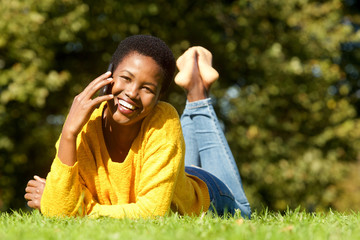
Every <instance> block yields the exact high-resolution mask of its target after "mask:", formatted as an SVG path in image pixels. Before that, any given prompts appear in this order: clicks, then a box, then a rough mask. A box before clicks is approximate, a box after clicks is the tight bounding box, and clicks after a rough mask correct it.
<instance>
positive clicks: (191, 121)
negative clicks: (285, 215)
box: [25, 35, 250, 218]
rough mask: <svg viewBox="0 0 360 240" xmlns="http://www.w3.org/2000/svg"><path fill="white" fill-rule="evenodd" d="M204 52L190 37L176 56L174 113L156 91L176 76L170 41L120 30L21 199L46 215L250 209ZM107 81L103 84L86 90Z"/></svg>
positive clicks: (142, 214) (149, 214)
mask: <svg viewBox="0 0 360 240" xmlns="http://www.w3.org/2000/svg"><path fill="white" fill-rule="evenodd" d="M211 58H212V56H211V53H210V52H209V51H207V50H206V49H204V48H202V47H193V48H190V49H189V50H187V51H186V52H185V53H184V54H183V55H182V56H181V57H180V58H179V59H178V61H177V65H178V68H179V70H180V72H179V74H178V75H177V77H176V83H177V84H178V85H179V86H181V87H183V88H184V89H185V91H186V93H187V99H188V103H187V105H186V107H185V110H184V113H183V114H182V117H181V122H180V119H179V116H178V114H177V112H176V110H175V109H174V108H173V107H172V106H171V105H170V104H168V103H165V102H162V101H159V98H160V95H161V94H162V93H164V91H165V90H166V89H167V88H168V86H169V85H170V83H171V81H173V77H174V71H175V60H174V57H173V55H172V53H171V50H170V49H169V48H168V47H167V45H166V44H165V43H164V42H163V41H162V40H160V39H158V38H156V37H152V36H146V35H136V36H131V37H129V38H127V39H125V40H123V41H122V42H121V43H120V45H119V46H118V48H117V50H116V51H115V53H114V55H113V59H112V65H113V66H114V70H113V72H112V73H111V72H107V73H105V74H102V75H101V76H99V77H98V78H96V79H95V80H93V81H92V82H91V83H90V84H89V85H88V86H87V87H86V88H85V89H84V90H83V91H82V92H81V93H80V94H79V95H78V96H76V97H75V99H74V101H73V104H72V106H71V109H70V112H69V114H68V117H67V119H66V121H65V123H64V126H63V129H62V133H61V136H60V138H59V140H58V142H57V144H56V148H57V153H56V156H55V159H54V162H53V164H52V167H51V171H50V172H49V174H48V176H47V178H46V181H45V179H41V178H39V177H35V179H34V180H30V181H29V183H28V186H27V188H26V194H25V198H26V199H27V200H28V205H29V206H30V207H32V208H35V209H39V210H41V212H42V213H43V214H44V215H46V216H77V215H80V216H83V215H91V216H95V217H96V216H109V217H116V218H123V217H128V218H140V217H142V218H146V217H154V216H164V215H165V214H166V213H167V212H168V211H170V210H171V211H176V212H179V213H180V214H182V215H184V214H188V215H199V214H201V213H202V212H206V211H208V210H210V211H215V212H217V213H218V214H220V215H222V214H225V212H229V213H235V211H236V210H237V209H238V210H240V211H241V214H242V215H243V216H244V217H248V218H250V207H249V204H248V201H247V199H246V196H245V193H244V191H243V188H242V183H241V179H240V175H239V172H238V170H237V167H236V164H235V161H234V159H233V157H232V155H231V152H230V149H229V146H228V145H227V142H226V139H225V137H224V135H223V133H222V132H221V130H220V127H219V123H218V120H217V118H216V114H215V112H214V110H213V108H212V105H211V101H210V99H208V93H209V89H210V86H211V84H212V83H213V82H214V81H215V80H216V79H217V78H218V73H217V72H216V70H215V69H213V68H212V66H211ZM106 85H108V86H109V90H108V92H107V93H106V94H105V95H102V96H98V97H95V98H93V96H94V95H95V94H96V92H97V91H98V90H100V89H101V88H103V87H104V86H106ZM99 104H100V107H98V108H96V106H99ZM183 134H184V135H183ZM184 137H185V141H184ZM185 143H186V147H187V150H186V154H185ZM185 164H186V165H188V166H187V167H185ZM190 165H194V166H192V167H190ZM195 166H197V167H195ZM220 179H221V180H220Z"/></svg>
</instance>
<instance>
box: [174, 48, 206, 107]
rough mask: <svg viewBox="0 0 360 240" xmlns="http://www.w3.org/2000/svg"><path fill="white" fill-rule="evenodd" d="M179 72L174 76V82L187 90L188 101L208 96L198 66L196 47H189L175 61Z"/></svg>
mask: <svg viewBox="0 0 360 240" xmlns="http://www.w3.org/2000/svg"><path fill="white" fill-rule="evenodd" d="M176 65H177V67H178V69H179V73H178V74H177V75H176V76H175V83H176V84H177V85H179V86H180V87H183V88H184V89H185V91H186V92H187V99H188V101H189V102H193V101H198V100H201V99H205V98H207V97H208V92H207V90H206V88H205V87H204V83H203V80H202V79H201V76H200V71H199V66H198V53H197V51H196V48H189V49H188V50H187V51H185V53H184V54H183V55H181V56H180V57H179V58H178V60H177V61H176Z"/></svg>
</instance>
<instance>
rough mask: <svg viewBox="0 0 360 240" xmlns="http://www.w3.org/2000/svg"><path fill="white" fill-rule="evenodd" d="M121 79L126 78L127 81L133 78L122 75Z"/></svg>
mask: <svg viewBox="0 0 360 240" xmlns="http://www.w3.org/2000/svg"><path fill="white" fill-rule="evenodd" d="M121 79H123V80H125V81H131V78H129V77H127V76H121Z"/></svg>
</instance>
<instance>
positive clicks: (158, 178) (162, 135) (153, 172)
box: [88, 105, 184, 218]
mask: <svg viewBox="0 0 360 240" xmlns="http://www.w3.org/2000/svg"><path fill="white" fill-rule="evenodd" d="M159 109H160V110H159ZM162 110H164V111H162ZM157 111H160V112H157V113H156V114H153V117H151V118H148V119H145V120H144V121H145V122H144V123H143V128H142V130H141V131H142V133H140V134H142V135H143V139H142V141H141V147H140V148H141V149H139V150H140V152H142V154H141V155H142V156H141V158H142V159H141V160H140V161H141V169H137V170H135V171H137V172H138V173H137V174H138V175H137V177H139V185H138V187H137V189H135V191H136V202H135V203H130V204H120V205H100V204H98V203H96V202H93V206H92V208H91V210H90V211H89V212H88V214H89V215H92V216H109V217H115V218H123V217H127V218H139V217H141V218H147V217H154V216H163V215H165V214H166V212H168V211H169V210H170V204H171V200H172V197H173V194H174V189H175V185H176V181H177V176H178V174H179V170H180V164H181V162H182V161H184V140H183V137H182V132H181V127H180V121H179V117H178V115H177V112H176V110H175V109H173V108H172V107H169V106H167V105H166V107H165V108H164V109H162V108H161V107H160V108H158V110H157Z"/></svg>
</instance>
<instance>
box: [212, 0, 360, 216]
mask: <svg viewBox="0 0 360 240" xmlns="http://www.w3.org/2000/svg"><path fill="white" fill-rule="evenodd" d="M227 9H228V10H227V11H226V15H225V14H224V15H223V16H222V19H221V21H222V22H223V26H224V28H225V29H226V28H227V29H228V30H227V31H228V32H229V33H230V34H228V35H227V39H226V45H225V46H226V47H225V49H224V51H225V52H226V54H227V55H228V56H229V57H228V58H229V59H231V60H233V61H231V64H227V63H228V61H223V62H226V66H223V67H221V68H220V69H221V70H222V71H224V70H226V71H227V72H230V73H232V74H233V77H231V78H232V80H235V81H234V82H233V85H232V86H230V88H224V89H221V90H219V91H218V92H216V93H215V94H216V95H217V96H219V106H220V109H221V112H222V114H223V119H224V122H225V126H226V130H227V137H228V139H229V140H230V142H231V145H232V147H233V149H236V151H235V154H236V156H237V159H241V162H239V166H240V171H241V174H242V176H243V177H244V179H245V181H246V184H245V186H249V188H248V192H249V193H250V196H251V199H250V202H252V201H251V200H253V202H254V205H255V206H259V204H264V205H265V206H268V207H269V208H270V209H279V210H284V209H286V208H287V207H288V206H289V207H291V208H294V207H296V206H298V205H302V206H303V207H304V208H306V209H308V210H321V209H324V208H327V207H334V205H336V204H335V203H336V201H337V199H338V198H339V195H340V191H339V188H337V183H338V182H339V181H340V179H342V178H344V176H345V175H346V173H347V169H348V168H349V166H350V165H351V164H350V163H352V162H355V161H356V160H357V159H358V157H359V148H358V146H359V139H360V128H359V125H360V122H359V119H358V115H357V112H356V109H355V107H354V103H355V101H357V99H355V101H353V99H352V98H351V97H350V93H351V91H352V88H353V87H356V86H352V85H351V82H349V81H348V79H347V77H348V75H347V73H346V71H345V69H344V66H343V65H344V64H343V59H342V58H343V52H342V49H341V45H342V44H344V43H348V42H353V41H359V37H360V35H359V33H358V32H355V31H354V29H353V26H352V25H351V24H349V23H348V22H347V21H346V18H345V16H344V12H343V11H344V8H343V5H342V2H341V1H338V0H331V1H321V2H319V1H303V0H293V1H254V2H251V3H250V2H248V1H236V2H234V3H232V4H231V5H230V6H228V8H227ZM219 15H220V14H219ZM224 44H225V42H224ZM345 68H346V67H345ZM220 96H224V97H223V98H220ZM354 207H355V206H354Z"/></svg>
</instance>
